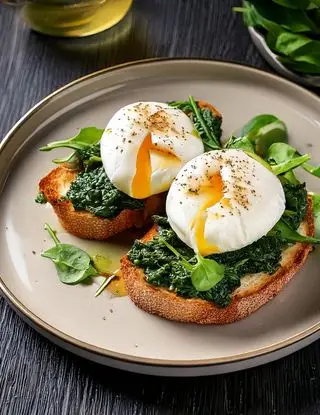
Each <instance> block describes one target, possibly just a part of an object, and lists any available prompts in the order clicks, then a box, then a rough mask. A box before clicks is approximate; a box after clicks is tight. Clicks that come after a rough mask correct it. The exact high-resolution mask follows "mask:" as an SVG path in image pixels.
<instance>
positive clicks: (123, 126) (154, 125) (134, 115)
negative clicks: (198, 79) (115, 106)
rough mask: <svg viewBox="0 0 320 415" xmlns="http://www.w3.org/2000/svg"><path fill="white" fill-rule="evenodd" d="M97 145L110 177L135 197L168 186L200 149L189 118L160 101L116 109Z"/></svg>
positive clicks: (167, 187)
mask: <svg viewBox="0 0 320 415" xmlns="http://www.w3.org/2000/svg"><path fill="white" fill-rule="evenodd" d="M100 147H101V158H102V163H103V166H104V169H105V171H106V174H107V175H108V177H109V179H110V181H111V183H112V184H113V185H114V186H115V187H117V188H118V189H119V190H121V191H122V192H124V193H126V194H127V195H129V196H131V197H133V198H136V199H144V198H146V197H149V196H151V195H154V194H157V193H161V192H164V191H167V190H168V189H169V187H170V185H171V183H172V181H173V179H174V178H175V177H176V175H177V173H178V172H179V170H180V169H181V168H182V167H183V166H184V165H185V164H186V163H187V162H188V161H189V160H191V159H193V158H194V157H196V156H198V155H200V154H202V153H203V152H204V146H203V142H202V140H201V138H199V137H198V135H197V133H196V131H195V128H194V125H193V123H192V121H191V120H190V118H189V117H188V116H187V115H186V114H185V113H184V112H183V111H182V110H179V109H176V108H173V107H170V106H169V105H168V104H164V103H159V102H136V103H133V104H130V105H127V106H125V107H123V108H121V109H120V110H118V111H117V112H116V113H115V114H114V115H113V117H112V118H111V120H110V121H109V123H108V125H107V127H106V129H105V131H104V133H103V135H102V138H101V143H100Z"/></svg>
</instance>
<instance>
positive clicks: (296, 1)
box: [272, 0, 311, 10]
mask: <svg viewBox="0 0 320 415" xmlns="http://www.w3.org/2000/svg"><path fill="white" fill-rule="evenodd" d="M272 1H273V2H274V3H278V4H280V5H281V6H283V7H288V8H289V9H299V10H306V9H307V8H308V7H309V5H310V3H311V2H310V0H272Z"/></svg>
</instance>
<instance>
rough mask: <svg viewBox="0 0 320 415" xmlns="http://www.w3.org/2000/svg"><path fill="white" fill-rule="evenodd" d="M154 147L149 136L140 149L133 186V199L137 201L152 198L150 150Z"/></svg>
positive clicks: (149, 135)
mask: <svg viewBox="0 0 320 415" xmlns="http://www.w3.org/2000/svg"><path fill="white" fill-rule="evenodd" d="M152 147H153V144H152V140H151V134H148V135H147V136H146V137H145V139H144V140H143V143H142V144H141V146H140V148H139V151H138V154H137V160H136V174H135V175H134V178H133V180H132V184H131V193H132V197H135V198H136V199H144V198H145V197H148V196H150V193H151V192H150V191H151V162H150V150H151V148H152Z"/></svg>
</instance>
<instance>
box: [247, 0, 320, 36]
mask: <svg viewBox="0 0 320 415" xmlns="http://www.w3.org/2000/svg"><path fill="white" fill-rule="evenodd" d="M251 2H252V4H253V5H254V6H255V7H256V10H257V12H258V13H259V15H260V16H263V18H264V19H266V20H267V21H272V22H274V23H276V24H277V25H279V26H281V27H283V28H284V29H287V30H289V31H291V32H294V33H299V32H311V33H318V31H319V30H318V28H317V25H316V24H315V23H314V22H313V21H312V19H310V17H309V16H308V14H307V13H306V12H305V11H303V10H299V9H288V8H285V7H282V6H281V5H279V4H275V3H274V2H268V4H266V2H265V1H264V0H251Z"/></svg>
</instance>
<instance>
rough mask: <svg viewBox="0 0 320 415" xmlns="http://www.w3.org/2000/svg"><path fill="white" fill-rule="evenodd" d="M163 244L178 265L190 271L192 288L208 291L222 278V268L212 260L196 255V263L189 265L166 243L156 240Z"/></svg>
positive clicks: (162, 239)
mask: <svg viewBox="0 0 320 415" xmlns="http://www.w3.org/2000/svg"><path fill="white" fill-rule="evenodd" d="M157 240H158V241H160V242H161V243H162V244H164V245H165V246H166V247H167V248H168V249H169V250H170V251H171V252H172V253H173V254H174V255H175V256H176V257H177V258H179V259H180V263H181V264H182V265H183V266H184V267H185V268H186V269H187V270H189V271H191V282H192V285H193V286H194V288H195V289H196V290H197V291H199V292H202V291H208V290H210V289H211V288H213V287H214V286H215V285H216V284H218V282H219V281H221V280H222V278H223V277H224V266H223V265H220V264H218V263H217V262H216V261H215V260H214V259H207V258H203V256H201V255H200V254H199V253H198V254H197V255H196V259H197V263H196V264H195V265H192V264H190V262H189V261H192V260H193V258H191V259H190V260H189V261H188V260H187V259H186V258H185V257H184V256H183V255H181V253H180V252H179V251H178V250H176V249H175V248H174V247H173V246H172V245H171V244H169V242H168V241H166V240H165V239H164V238H161V237H159V238H158V239H157Z"/></svg>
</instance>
